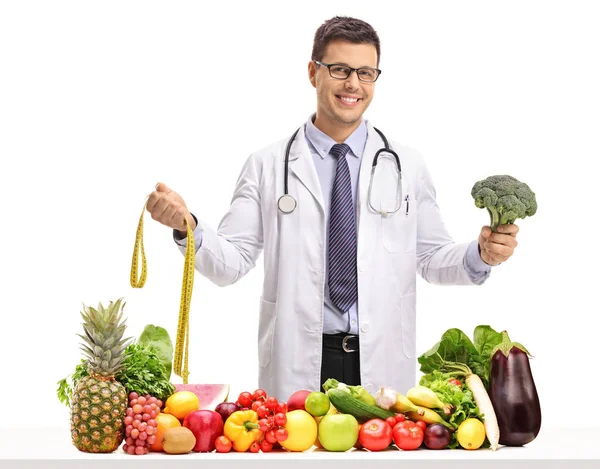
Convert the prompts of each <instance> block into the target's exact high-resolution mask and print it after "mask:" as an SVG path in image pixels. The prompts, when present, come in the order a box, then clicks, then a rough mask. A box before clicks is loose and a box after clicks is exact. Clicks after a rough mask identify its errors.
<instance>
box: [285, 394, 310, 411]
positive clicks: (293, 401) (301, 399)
mask: <svg viewBox="0 0 600 469" xmlns="http://www.w3.org/2000/svg"><path fill="white" fill-rule="evenodd" d="M311 392H312V391H307V390H306V389H303V390H301V391H296V392H295V393H294V394H292V395H291V396H290V398H289V399H288V401H287V405H288V412H289V411H292V410H298V409H301V410H306V409H305V408H304V403H305V402H306V398H307V397H308V395H309V394H310V393H311Z"/></svg>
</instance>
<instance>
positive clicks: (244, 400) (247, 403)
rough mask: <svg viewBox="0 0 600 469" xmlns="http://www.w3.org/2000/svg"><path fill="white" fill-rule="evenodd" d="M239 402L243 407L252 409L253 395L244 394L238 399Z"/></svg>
mask: <svg viewBox="0 0 600 469" xmlns="http://www.w3.org/2000/svg"><path fill="white" fill-rule="evenodd" d="M238 402H239V403H240V405H241V406H242V407H248V408H250V407H251V406H252V394H250V393H249V392H243V393H241V394H240V396H239V397H238Z"/></svg>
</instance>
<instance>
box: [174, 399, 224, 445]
mask: <svg viewBox="0 0 600 469" xmlns="http://www.w3.org/2000/svg"><path fill="white" fill-rule="evenodd" d="M183 426H184V427H186V428H189V429H190V430H191V432H192V433H193V434H194V436H195V437H196V445H195V446H194V448H193V449H194V451H197V452H200V453H208V452H210V451H212V450H214V449H215V440H216V439H217V438H218V437H219V436H221V435H222V434H223V417H221V414H219V413H218V412H215V411H214V410H196V411H194V412H190V413H189V414H187V415H186V417H185V419H183Z"/></svg>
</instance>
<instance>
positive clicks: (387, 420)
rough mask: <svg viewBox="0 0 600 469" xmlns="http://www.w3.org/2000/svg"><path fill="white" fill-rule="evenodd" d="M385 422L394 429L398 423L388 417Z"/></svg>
mask: <svg viewBox="0 0 600 469" xmlns="http://www.w3.org/2000/svg"><path fill="white" fill-rule="evenodd" d="M385 421H386V422H387V423H388V425H389V426H390V427H392V428H394V427H395V426H396V424H397V423H398V421H397V420H396V419H395V418H394V417H388V418H387V419H385Z"/></svg>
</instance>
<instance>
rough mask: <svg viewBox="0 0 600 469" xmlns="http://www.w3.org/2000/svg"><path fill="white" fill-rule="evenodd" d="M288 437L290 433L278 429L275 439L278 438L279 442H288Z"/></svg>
mask: <svg viewBox="0 0 600 469" xmlns="http://www.w3.org/2000/svg"><path fill="white" fill-rule="evenodd" d="M287 437H288V432H287V430H286V429H285V428H278V429H277V430H276V431H275V438H277V441H285V440H287Z"/></svg>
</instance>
